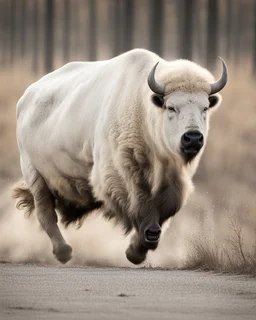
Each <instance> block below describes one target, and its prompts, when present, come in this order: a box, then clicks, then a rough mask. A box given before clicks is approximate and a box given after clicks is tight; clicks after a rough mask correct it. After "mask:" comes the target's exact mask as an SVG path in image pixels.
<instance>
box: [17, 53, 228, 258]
mask: <svg viewBox="0 0 256 320" xmlns="http://www.w3.org/2000/svg"><path fill="white" fill-rule="evenodd" d="M156 67H157V68H156ZM222 67H223V71H222V76H221V77H220V79H219V80H218V81H216V82H215V81H214V78H213V76H212V75H211V74H210V73H209V72H208V71H207V70H206V69H204V68H202V67H200V66H199V65H197V64H195V63H193V62H191V61H187V60H176V61H171V62H167V61H165V60H163V59H161V58H160V57H159V56H157V55H156V54H154V53H152V52H150V51H147V50H141V49H136V50H132V51H129V52H127V53H124V54H122V55H120V56H118V57H115V58H113V59H110V60H106V61H99V62H72V63H68V64H67V65H65V66H63V67H62V68H60V69H58V70H56V71H54V72H52V73H50V74H48V75H46V76H44V77H43V78H42V79H40V80H39V81H37V82H36V83H34V84H32V85H31V86H30V87H29V88H28V89H27V90H26V92H25V93H24V95H23V96H22V97H21V99H20V100H19V102H18V106H17V139H18V146H19V150H20V164H21V170H22V174H23V177H24V180H25V182H23V183H22V184H19V185H18V186H16V187H15V188H14V194H13V195H14V197H15V198H19V201H18V203H17V207H18V208H21V209H22V208H24V209H26V211H27V213H28V214H30V213H31V212H32V211H33V210H34V209H35V210H36V213H37V217H38V219H39V221H40V224H41V225H42V227H43V229H44V230H45V232H46V233H47V234H48V236H49V238H50V239H51V242H52V245H53V253H54V254H55V256H56V258H57V259H58V260H59V261H61V262H62V263H65V262H67V261H68V260H69V259H71V251H72V248H71V247H70V246H69V245H68V244H67V243H66V242H65V240H64V239H63V237H62V235H61V233H60V230H59V228H58V225H57V215H56V211H55V210H57V211H58V212H59V214H60V216H61V217H62V222H63V223H64V224H65V225H66V226H67V225H69V224H70V223H72V222H75V221H80V222H81V219H82V218H83V217H85V216H86V215H88V214H89V212H91V211H92V210H94V209H97V208H101V210H102V212H103V214H104V216H105V217H107V218H114V219H115V220H116V221H117V222H118V223H121V224H122V225H123V227H124V231H125V233H129V232H130V231H131V230H132V229H133V228H134V230H135V233H134V236H133V237H132V240H131V244H130V246H129V247H128V249H127V250H126V256H127V258H128V259H129V260H130V261H131V262H132V263H134V264H139V263H141V262H142V261H144V260H145V258H146V254H147V251H148V250H149V249H151V250H154V249H156V248H157V244H158V240H159V238H160V233H161V226H162V224H163V222H164V221H166V220H167V219H168V218H169V217H171V216H173V215H174V214H175V213H177V212H178V211H179V210H180V208H181V207H182V206H183V205H184V203H185V202H186V200H187V198H188V195H189V193H190V192H191V190H192V181H191V179H192V176H193V174H194V173H195V170H196V168H197V165H198V162H199V159H200V157H201V155H202V152H203V149H204V145H205V141H206V138H207V134H208V123H209V117H210V114H211V112H212V110H214V109H216V108H217V106H218V105H219V104H220V102H221V97H220V95H219V94H217V92H219V91H220V90H221V89H222V88H223V87H224V86H225V85H226V82H227V68H226V65H225V63H224V61H223V60H222ZM155 73H156V74H155ZM156 79H157V80H156ZM85 245H86V244H85ZM88 245H89V244H88Z"/></svg>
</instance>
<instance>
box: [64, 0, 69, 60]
mask: <svg viewBox="0 0 256 320" xmlns="http://www.w3.org/2000/svg"><path fill="white" fill-rule="evenodd" d="M70 18H71V15H70V0H64V28H63V30H64V36H63V56H64V61H65V62H67V61H69V49H70V25H71V23H70V22H71V19H70Z"/></svg>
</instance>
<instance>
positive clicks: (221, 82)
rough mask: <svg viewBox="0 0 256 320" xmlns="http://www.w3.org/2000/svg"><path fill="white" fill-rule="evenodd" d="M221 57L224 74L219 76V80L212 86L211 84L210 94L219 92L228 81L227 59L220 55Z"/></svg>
mask: <svg viewBox="0 0 256 320" xmlns="http://www.w3.org/2000/svg"><path fill="white" fill-rule="evenodd" d="M219 58H220V60H221V62H222V75H221V77H220V78H219V80H217V81H216V82H214V83H211V84H210V86H211V92H210V94H214V93H217V92H219V91H220V90H222V89H223V88H224V87H225V85H226V83H227V81H228V68H227V66H226V63H225V61H224V60H223V59H222V58H221V57H219Z"/></svg>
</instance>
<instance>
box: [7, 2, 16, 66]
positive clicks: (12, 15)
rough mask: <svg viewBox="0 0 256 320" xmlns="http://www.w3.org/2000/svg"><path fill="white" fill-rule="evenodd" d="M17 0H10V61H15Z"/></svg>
mask: <svg viewBox="0 0 256 320" xmlns="http://www.w3.org/2000/svg"><path fill="white" fill-rule="evenodd" d="M16 6H17V3H16V0H11V1H10V38H9V44H10V63H11V64H13V62H14V54H15V45H16Z"/></svg>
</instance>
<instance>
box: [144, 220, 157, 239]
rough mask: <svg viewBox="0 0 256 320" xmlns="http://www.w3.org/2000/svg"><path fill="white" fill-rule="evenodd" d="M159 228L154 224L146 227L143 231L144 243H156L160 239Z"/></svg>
mask: <svg viewBox="0 0 256 320" xmlns="http://www.w3.org/2000/svg"><path fill="white" fill-rule="evenodd" d="M160 234H161V227H160V226H159V225H158V224H156V225H152V226H150V227H148V228H147V229H146V230H145V241H147V242H157V241H158V240H159V238H160Z"/></svg>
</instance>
